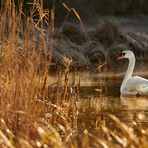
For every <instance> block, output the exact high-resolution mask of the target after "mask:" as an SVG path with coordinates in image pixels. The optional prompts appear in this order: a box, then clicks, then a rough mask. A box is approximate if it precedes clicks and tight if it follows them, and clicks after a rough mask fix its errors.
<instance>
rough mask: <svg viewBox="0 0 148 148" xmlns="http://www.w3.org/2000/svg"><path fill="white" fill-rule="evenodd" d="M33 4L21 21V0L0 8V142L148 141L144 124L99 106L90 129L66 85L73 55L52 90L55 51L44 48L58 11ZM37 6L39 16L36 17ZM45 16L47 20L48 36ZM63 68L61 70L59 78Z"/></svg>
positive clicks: (13, 144) (24, 145) (122, 143)
mask: <svg viewBox="0 0 148 148" xmlns="http://www.w3.org/2000/svg"><path fill="white" fill-rule="evenodd" d="M32 5H33V8H32V13H31V16H30V17H27V18H26V20H25V21H24V24H23V25H22V18H21V16H22V11H21V10H22V8H21V6H22V5H21V4H20V6H19V9H18V10H16V8H15V5H14V3H12V2H11V1H9V0H8V1H6V3H3V5H2V9H1V12H0V147H3V148H5V147H10V148H14V147H18V148H20V147H22V148H31V147H44V148H47V147H57V148H59V147H72V148H73V147H84V148H86V147H105V148H107V147H147V146H148V130H147V128H146V126H142V125H140V126H135V127H128V126H127V125H126V124H124V123H123V122H121V121H120V120H119V119H118V118H117V117H115V116H114V115H112V114H109V113H102V112H101V110H100V111H98V112H100V113H99V116H97V118H96V119H95V120H94V124H93V130H92V131H90V130H89V129H87V127H89V122H90V121H89V120H86V118H84V117H83V116H82V117H81V114H80V110H79V109H78V108H77V102H78V101H79V97H78V93H77V92H75V91H74V90H73V89H72V88H71V91H68V85H67V81H68V77H67V75H68V72H69V69H70V64H71V60H70V59H67V58H66V57H63V60H62V63H63V65H64V67H63V69H64V70H63V71H64V72H63V73H64V86H63V89H62V91H60V90H59V87H58V80H57V84H56V86H57V89H55V90H49V89H50V88H49V87H48V82H50V77H49V76H48V72H49V68H50V66H51V60H52V56H49V58H46V54H47V49H48V50H49V51H50V53H52V51H53V50H54V48H53V44H52V43H53V40H54V39H53V38H52V33H53V31H54V20H53V16H54V12H53V10H51V13H48V12H47V11H45V10H43V9H42V5H41V4H40V3H39V2H38V1H34V3H33V4H32ZM36 11H37V12H38V14H39V19H38V21H35V20H33V19H32V18H33V15H34V12H36ZM48 14H51V16H48ZM47 18H50V20H48V19H47ZM43 20H44V21H45V20H46V21H47V22H48V23H49V28H50V29H49V36H50V37H47V34H46V33H45V30H44V28H43ZM47 45H48V46H47ZM60 73H61V71H59V72H57V75H56V77H57V79H58V78H60ZM74 81H75V80H73V83H74ZM77 88H79V85H78V86H77ZM49 92H50V94H49ZM85 105H87V104H85ZM84 113H85V112H84ZM86 116H87V111H86ZM105 117H107V118H105ZM83 120H84V121H83ZM80 121H81V122H82V124H84V123H85V124H87V126H86V128H84V129H83V128H81V126H82V125H80V123H81V122H80ZM85 121H87V122H85Z"/></svg>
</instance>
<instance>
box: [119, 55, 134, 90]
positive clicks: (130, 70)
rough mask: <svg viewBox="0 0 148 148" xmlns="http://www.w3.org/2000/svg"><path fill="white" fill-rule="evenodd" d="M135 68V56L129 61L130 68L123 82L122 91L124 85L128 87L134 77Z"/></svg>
mask: <svg viewBox="0 0 148 148" xmlns="http://www.w3.org/2000/svg"><path fill="white" fill-rule="evenodd" d="M134 67H135V56H132V57H131V58H130V59H129V64H128V68H127V71H126V74H125V77H124V79H123V82H122V85H121V89H122V87H124V85H126V82H127V80H128V79H129V78H131V77H132V74H133V70H134Z"/></svg>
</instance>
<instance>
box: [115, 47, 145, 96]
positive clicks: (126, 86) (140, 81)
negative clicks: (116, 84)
mask: <svg viewBox="0 0 148 148" xmlns="http://www.w3.org/2000/svg"><path fill="white" fill-rule="evenodd" d="M124 58H127V59H129V65H128V69H127V72H126V74H125V77H124V79H123V82H122V84H121V87H120V93H121V96H148V80H147V79H145V78H142V77H139V76H133V77H132V73H133V70H134V67H135V56H134V54H133V52H132V51H130V50H125V51H123V52H121V54H120V55H119V57H118V58H117V60H120V59H124Z"/></svg>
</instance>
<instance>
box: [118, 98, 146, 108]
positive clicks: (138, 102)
mask: <svg viewBox="0 0 148 148" xmlns="http://www.w3.org/2000/svg"><path fill="white" fill-rule="evenodd" d="M120 98H121V102H122V104H123V105H125V106H127V107H128V108H129V109H144V110H148V97H147V96H145V97H144V96H141V97H134V96H121V97H120Z"/></svg>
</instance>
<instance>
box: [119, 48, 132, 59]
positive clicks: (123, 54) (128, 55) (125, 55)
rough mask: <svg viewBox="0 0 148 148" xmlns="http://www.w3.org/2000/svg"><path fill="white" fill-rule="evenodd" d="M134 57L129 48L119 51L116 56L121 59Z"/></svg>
mask: <svg viewBox="0 0 148 148" xmlns="http://www.w3.org/2000/svg"><path fill="white" fill-rule="evenodd" d="M133 57H134V54H133V52H132V51H130V50H125V51H122V52H121V53H120V55H119V56H118V58H117V60H121V59H131V58H133Z"/></svg>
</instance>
